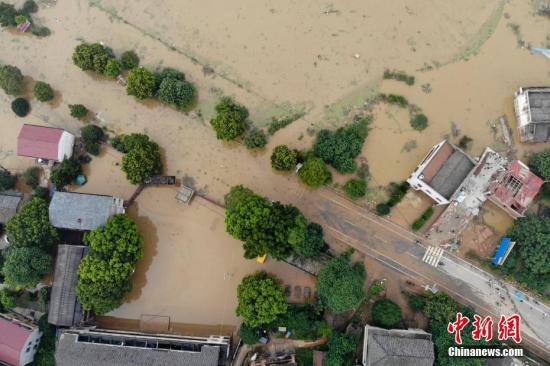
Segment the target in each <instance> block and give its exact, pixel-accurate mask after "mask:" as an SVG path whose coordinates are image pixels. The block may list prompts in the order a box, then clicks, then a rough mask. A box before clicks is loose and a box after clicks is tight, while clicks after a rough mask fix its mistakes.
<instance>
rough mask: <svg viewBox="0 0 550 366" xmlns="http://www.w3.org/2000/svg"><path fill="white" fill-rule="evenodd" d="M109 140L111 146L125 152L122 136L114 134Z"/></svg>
mask: <svg viewBox="0 0 550 366" xmlns="http://www.w3.org/2000/svg"><path fill="white" fill-rule="evenodd" d="M109 142H110V143H111V146H112V147H113V148H114V149H115V150H117V151H120V152H122V153H124V152H126V150H125V149H124V142H123V141H122V136H115V137H112V138H111V139H110V140H109Z"/></svg>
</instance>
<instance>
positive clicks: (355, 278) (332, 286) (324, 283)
mask: <svg viewBox="0 0 550 366" xmlns="http://www.w3.org/2000/svg"><path fill="white" fill-rule="evenodd" d="M365 278H366V271H365V267H364V265H363V263H357V264H354V265H352V264H351V263H350V261H349V256H347V255H341V256H338V257H335V258H333V259H331V260H330V261H329V262H328V263H327V264H326V265H325V266H324V267H323V269H322V270H321V271H320V272H319V276H318V279H317V292H318V294H319V298H320V299H321V301H322V302H323V303H324V304H325V305H326V306H327V307H328V308H329V309H331V310H333V311H335V312H338V313H341V312H344V311H348V310H351V309H353V308H355V307H356V306H358V305H359V304H360V303H361V301H363V299H364V298H365V292H364V290H363V288H364V287H365Z"/></svg>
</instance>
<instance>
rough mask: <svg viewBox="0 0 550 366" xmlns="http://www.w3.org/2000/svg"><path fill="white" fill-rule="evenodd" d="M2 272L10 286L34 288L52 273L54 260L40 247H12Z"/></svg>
mask: <svg viewBox="0 0 550 366" xmlns="http://www.w3.org/2000/svg"><path fill="white" fill-rule="evenodd" d="M2 271H3V274H4V280H5V283H6V284H7V285H8V286H10V287H12V288H33V287H35V286H36V285H37V284H38V282H39V281H40V279H41V278H42V276H44V275H45V274H46V273H49V272H51V271H52V258H51V257H50V256H49V255H48V254H47V253H45V252H44V251H43V250H42V249H40V248H38V247H19V246H15V247H10V248H9V249H8V251H7V254H6V261H5V263H4V267H3V269H2Z"/></svg>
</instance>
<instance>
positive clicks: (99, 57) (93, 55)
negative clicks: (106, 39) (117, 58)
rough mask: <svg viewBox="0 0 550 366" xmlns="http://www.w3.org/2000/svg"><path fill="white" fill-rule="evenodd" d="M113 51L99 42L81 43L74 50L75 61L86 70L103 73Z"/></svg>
mask: <svg viewBox="0 0 550 366" xmlns="http://www.w3.org/2000/svg"><path fill="white" fill-rule="evenodd" d="M112 57H113V55H112V53H111V52H110V51H109V50H108V49H107V48H105V47H103V46H102V45H101V44H99V43H81V44H79V45H78V46H76V47H75V49H74V52H73V63H74V64H75V65H76V66H78V67H79V68H81V69H82V70H84V71H88V70H90V71H95V72H98V73H100V74H103V73H104V71H105V67H106V66H107V62H108V61H109V59H111V58H112Z"/></svg>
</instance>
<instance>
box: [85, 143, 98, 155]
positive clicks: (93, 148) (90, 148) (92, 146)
mask: <svg viewBox="0 0 550 366" xmlns="http://www.w3.org/2000/svg"><path fill="white" fill-rule="evenodd" d="M84 150H86V152H87V153H89V154H92V155H94V156H97V155H99V152H100V151H101V146H100V145H99V144H98V143H97V142H90V141H86V142H84Z"/></svg>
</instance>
